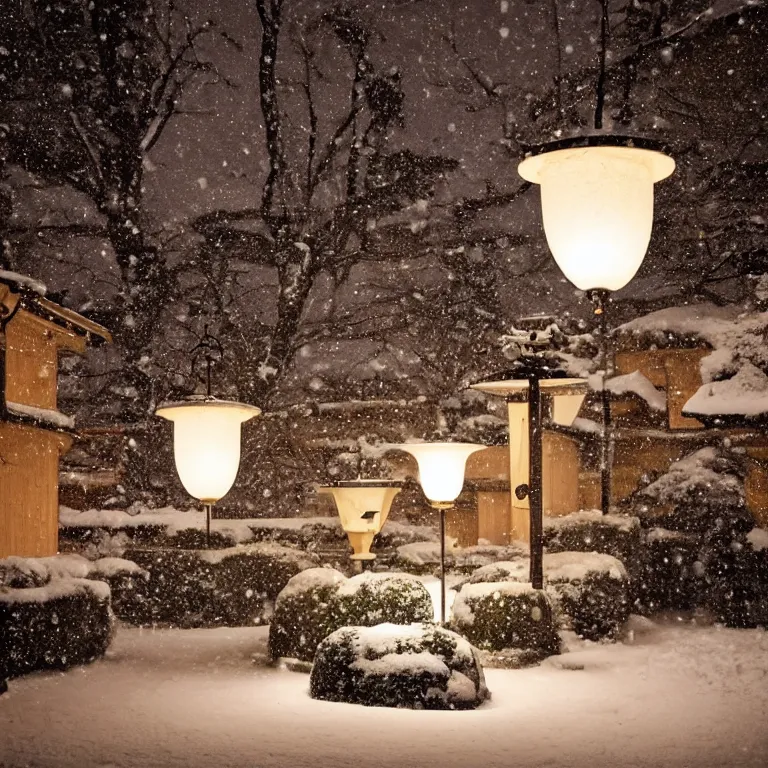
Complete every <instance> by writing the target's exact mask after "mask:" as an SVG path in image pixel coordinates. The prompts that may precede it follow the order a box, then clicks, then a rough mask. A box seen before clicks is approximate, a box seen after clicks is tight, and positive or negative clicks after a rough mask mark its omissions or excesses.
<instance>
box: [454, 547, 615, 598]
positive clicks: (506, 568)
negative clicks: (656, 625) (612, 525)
mask: <svg viewBox="0 0 768 768" xmlns="http://www.w3.org/2000/svg"><path fill="white" fill-rule="evenodd" d="M529 572H530V560H529V559H528V558H527V557H525V558H521V559H519V560H506V561H505V560H502V561H500V562H498V563H491V564H490V565H486V566H483V567H482V568H478V569H477V570H476V571H475V572H474V573H473V574H472V577H471V579H470V584H473V585H474V584H478V583H480V584H493V583H498V582H503V581H507V580H509V581H514V582H523V583H526V582H527V581H528V575H529ZM595 573H596V574H603V575H605V576H608V577H609V578H611V579H616V580H617V581H624V580H626V579H627V578H628V576H627V570H626V568H625V567H624V564H623V563H622V562H621V560H618V559H617V558H615V557H613V556H612V555H605V554H602V553H600V552H551V553H548V554H547V555H545V556H544V578H545V580H546V581H548V582H562V581H583V580H584V579H586V578H587V576H589V575H590V574H595ZM466 588H467V586H466V585H465V586H464V587H463V588H462V591H463V590H464V589H466Z"/></svg>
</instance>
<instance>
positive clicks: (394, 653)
mask: <svg viewBox="0 0 768 768" xmlns="http://www.w3.org/2000/svg"><path fill="white" fill-rule="evenodd" d="M309 687H310V695H311V696H312V698H315V699H324V700H326V701H339V702H346V703H349V704H363V705H365V706H371V707H405V708H409V709H474V708H476V707H478V706H479V705H480V704H482V702H483V701H484V700H485V699H487V698H488V696H489V694H488V689H487V687H486V685H485V676H484V675H483V668H482V666H481V664H480V661H479V658H478V655H477V653H476V651H475V650H474V649H473V648H472V646H471V645H470V644H469V643H468V642H467V641H466V640H464V639H463V638H462V637H459V636H458V635H457V634H455V633H454V632H451V631H450V630H447V629H444V628H442V627H438V626H435V625H428V624H414V625H409V626H397V625H393V624H380V625H378V626H375V627H343V628H341V629H338V630H336V631H335V632H334V633H332V634H331V635H329V636H328V637H326V638H325V640H323V641H322V643H320V645H319V647H318V649H317V654H316V656H315V663H314V665H313V667H312V673H311V675H310V681H309Z"/></svg>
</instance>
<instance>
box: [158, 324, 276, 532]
mask: <svg viewBox="0 0 768 768" xmlns="http://www.w3.org/2000/svg"><path fill="white" fill-rule="evenodd" d="M223 353H224V350H223V348H222V346H221V343H220V342H219V340H218V339H217V338H216V337H215V336H212V335H211V334H210V333H209V332H208V326H207V325H206V326H205V332H204V333H203V337H202V339H201V340H200V342H199V343H198V344H197V345H196V346H195V347H194V348H193V349H192V350H191V355H192V372H193V373H194V372H195V366H196V364H197V363H198V361H199V360H203V361H204V362H205V369H204V370H205V385H206V394H205V395H193V396H192V397H189V398H187V399H186V400H182V401H180V402H174V403H164V404H162V405H160V407H159V408H157V410H156V411H155V415H156V416H161V417H162V418H164V419H168V421H172V422H173V458H174V461H175V463H176V471H177V472H178V473H179V479H180V480H181V483H182V485H183V486H184V488H185V489H186V491H187V493H189V495H190V496H194V497H195V498H196V499H199V500H200V501H202V502H203V505H204V506H205V543H206V546H210V543H211V507H212V506H213V505H214V504H215V503H216V502H217V501H219V499H221V498H223V497H224V496H226V494H227V493H229V489H230V488H231V487H232V485H233V483H234V482H235V478H236V477H237V471H238V469H239V468H240V426H241V424H243V422H246V421H248V420H249V419H252V418H253V417H254V416H258V415H259V414H260V413H261V408H257V407H256V406H255V405H247V404H245V403H237V402H234V401H232V400H219V399H217V398H215V397H213V396H212V395H211V372H212V369H213V365H214V363H215V362H217V361H220V360H221V358H222V357H223Z"/></svg>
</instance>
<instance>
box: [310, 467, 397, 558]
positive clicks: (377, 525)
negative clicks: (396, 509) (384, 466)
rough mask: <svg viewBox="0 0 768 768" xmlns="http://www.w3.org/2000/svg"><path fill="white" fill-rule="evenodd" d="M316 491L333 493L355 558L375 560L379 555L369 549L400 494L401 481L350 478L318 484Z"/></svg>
mask: <svg viewBox="0 0 768 768" xmlns="http://www.w3.org/2000/svg"><path fill="white" fill-rule="evenodd" d="M317 492H318V493H328V494H330V495H331V496H333V500H334V501H335V502H336V509H337V510H338V513H339V517H340V518H341V527H342V528H343V529H344V530H345V531H346V534H347V538H348V539H349V543H350V545H351V546H352V549H353V551H354V554H353V555H352V559H353V560H374V559H375V558H376V555H374V554H373V553H372V552H371V551H370V550H371V544H372V542H373V537H374V536H375V535H376V534H377V533H378V532H379V531H380V530H381V529H382V527H383V525H384V523H385V522H386V520H387V517H388V516H389V510H390V508H391V506H392V500H393V499H394V498H395V496H397V494H398V493H400V484H399V483H395V482H391V481H387V480H350V481H348V482H339V483H337V484H336V485H321V486H317Z"/></svg>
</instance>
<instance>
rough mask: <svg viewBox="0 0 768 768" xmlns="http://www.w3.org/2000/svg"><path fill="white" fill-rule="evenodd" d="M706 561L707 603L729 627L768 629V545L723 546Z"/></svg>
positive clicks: (717, 617) (714, 613) (749, 543)
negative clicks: (766, 546) (724, 547)
mask: <svg viewBox="0 0 768 768" xmlns="http://www.w3.org/2000/svg"><path fill="white" fill-rule="evenodd" d="M716 554H717V559H716V560H715V561H714V562H713V563H706V564H705V574H706V576H705V580H706V586H707V589H706V591H705V600H704V604H705V606H706V607H707V608H708V609H709V610H710V611H711V612H712V614H713V615H714V617H715V619H716V620H717V621H719V622H722V623H723V624H725V625H726V626H729V627H739V628H742V629H746V628H750V627H765V628H766V629H768V548H762V547H756V546H754V545H753V544H752V543H751V541H747V543H746V545H745V546H735V547H733V548H731V549H730V550H720V551H718V552H717V553H716Z"/></svg>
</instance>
